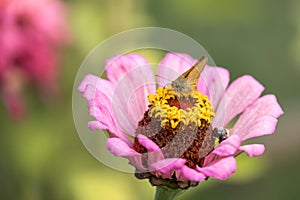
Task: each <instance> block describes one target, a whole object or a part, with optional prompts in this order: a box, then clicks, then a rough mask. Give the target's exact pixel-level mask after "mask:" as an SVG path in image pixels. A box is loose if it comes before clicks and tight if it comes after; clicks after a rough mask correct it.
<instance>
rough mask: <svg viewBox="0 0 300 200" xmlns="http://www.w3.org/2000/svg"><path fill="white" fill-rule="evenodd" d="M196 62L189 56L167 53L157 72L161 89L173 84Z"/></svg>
mask: <svg viewBox="0 0 300 200" xmlns="http://www.w3.org/2000/svg"><path fill="white" fill-rule="evenodd" d="M196 62H197V60H196V59H194V58H192V57H191V56H190V55H188V54H184V53H167V54H166V56H165V57H164V58H163V60H162V61H161V62H160V63H159V66H158V70H157V74H158V77H157V78H158V79H157V80H158V85H159V87H164V86H166V85H167V84H169V83H171V82H172V81H173V80H175V79H176V78H178V76H180V75H181V74H182V73H183V72H185V71H186V70H188V69H189V68H190V67H192V66H193V65H194V64H195V63H196Z"/></svg>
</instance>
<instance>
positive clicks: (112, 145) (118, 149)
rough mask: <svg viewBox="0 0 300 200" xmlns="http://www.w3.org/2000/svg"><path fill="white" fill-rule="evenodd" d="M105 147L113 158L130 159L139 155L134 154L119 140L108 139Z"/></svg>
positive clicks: (132, 150) (134, 152) (133, 151)
mask: <svg viewBox="0 0 300 200" xmlns="http://www.w3.org/2000/svg"><path fill="white" fill-rule="evenodd" d="M106 147H107V149H108V150H109V151H110V152H111V153H112V154H114V155H115V156H122V157H131V156H137V155H140V153H138V152H136V151H135V150H134V149H132V148H131V147H129V146H128V144H127V143H125V142H124V141H122V140H121V139H119V138H108V139H107V141H106Z"/></svg>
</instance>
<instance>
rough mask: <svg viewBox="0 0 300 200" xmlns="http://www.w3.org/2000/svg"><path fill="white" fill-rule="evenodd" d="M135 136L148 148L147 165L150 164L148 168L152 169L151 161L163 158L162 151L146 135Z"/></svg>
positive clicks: (154, 161)
mask: <svg viewBox="0 0 300 200" xmlns="http://www.w3.org/2000/svg"><path fill="white" fill-rule="evenodd" d="M137 137H138V141H139V143H140V144H141V145H143V146H144V147H146V149H147V150H148V152H147V153H146V155H147V157H148V166H150V168H149V169H150V170H151V171H152V170H153V169H151V165H152V163H156V162H158V161H160V160H162V159H164V156H163V153H162V152H161V149H160V148H159V147H158V146H157V145H156V144H155V143H154V142H153V141H152V140H150V139H149V138H148V137H146V136H144V135H138V136H137Z"/></svg>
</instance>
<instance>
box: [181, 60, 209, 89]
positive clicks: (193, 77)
mask: <svg viewBox="0 0 300 200" xmlns="http://www.w3.org/2000/svg"><path fill="white" fill-rule="evenodd" d="M206 63H207V57H205V56H203V57H202V58H201V59H200V60H198V62H197V63H196V64H195V65H194V66H193V67H191V68H190V69H189V70H187V71H186V72H184V73H183V74H182V75H181V76H180V77H183V78H185V79H187V82H188V83H189V84H190V85H191V86H192V87H193V89H194V90H196V89H197V88H196V85H197V83H198V80H199V77H200V74H201V72H202V71H203V69H204V67H205V65H206Z"/></svg>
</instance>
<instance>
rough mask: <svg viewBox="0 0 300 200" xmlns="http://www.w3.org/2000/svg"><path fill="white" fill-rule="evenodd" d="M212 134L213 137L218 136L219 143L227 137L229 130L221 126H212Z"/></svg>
mask: <svg viewBox="0 0 300 200" xmlns="http://www.w3.org/2000/svg"><path fill="white" fill-rule="evenodd" d="M213 135H214V137H216V138H218V139H219V143H221V142H222V141H224V140H226V139H227V138H228V137H229V130H228V129H226V128H223V127H220V128H214V130H213Z"/></svg>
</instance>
